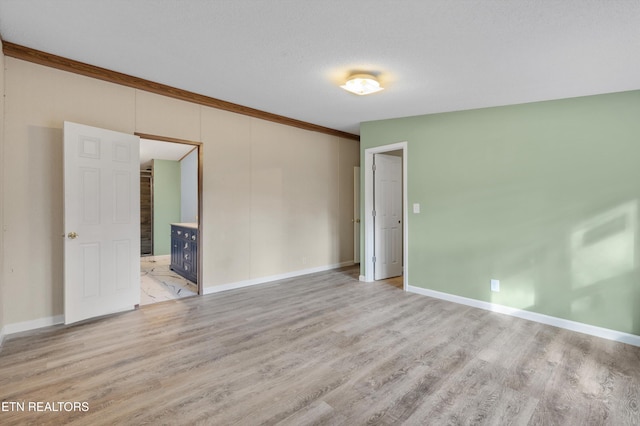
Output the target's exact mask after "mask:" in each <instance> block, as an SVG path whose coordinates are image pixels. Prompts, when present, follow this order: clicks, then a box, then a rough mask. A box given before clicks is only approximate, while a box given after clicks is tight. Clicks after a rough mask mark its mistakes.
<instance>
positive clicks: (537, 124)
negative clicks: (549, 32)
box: [361, 91, 640, 335]
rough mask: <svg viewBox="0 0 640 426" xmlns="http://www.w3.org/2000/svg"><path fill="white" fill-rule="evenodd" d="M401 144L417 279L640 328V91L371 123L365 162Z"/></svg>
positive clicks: (429, 285) (412, 278) (556, 313)
mask: <svg viewBox="0 0 640 426" xmlns="http://www.w3.org/2000/svg"><path fill="white" fill-rule="evenodd" d="M400 141H407V142H408V148H407V152H408V155H407V160H408V164H407V191H408V205H409V206H411V205H412V204H413V203H420V204H421V213H419V214H413V213H412V212H411V210H410V211H409V213H408V233H409V242H408V251H409V254H408V257H409V258H408V261H409V263H408V266H409V274H408V277H407V279H408V283H409V285H412V286H416V287H422V288H426V289H432V290H436V291H441V292H445V293H449V294H454V295H459V296H463V297H468V298H472V299H476V300H480V301H486V302H492V303H497V304H500V305H505V306H509V307H513V308H517V309H522V310H528V311H533V312H537V313H540V314H545V315H550V316H553V317H558V318H564V319H568V320H573V321H578V322H582V323H585V324H590V325H594V326H600V327H604V328H608V329H612V330H617V331H621V332H626V333H631V334H636V335H640V309H638V306H640V274H639V266H640V264H639V259H640V256H639V254H638V249H639V246H640V244H639V242H638V217H639V214H638V211H639V209H640V206H639V198H640V91H631V92H623V93H614V94H607V95H598V96H589V97H581V98H572V99H564V100H558V101H548V102H538V103H531V104H523V105H515V106H506V107H497V108H487V109H478V110H470V111H461V112H453V113H444V114H433V115H425V116H417V117H407V118H400V119H391V120H382V121H375V122H366V123H363V124H362V125H361V156H362V157H361V162H362V164H364V151H365V150H366V149H367V148H371V147H375V146H381V145H387V144H391V143H395V142H400ZM363 182H364V180H363ZM361 264H362V265H363V266H364V263H361ZM492 278H495V279H499V280H500V287H501V288H500V290H501V291H500V292H499V293H496V292H491V291H490V285H489V284H490V280H491V279H492Z"/></svg>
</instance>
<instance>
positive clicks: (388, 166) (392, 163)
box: [373, 154, 403, 280]
mask: <svg viewBox="0 0 640 426" xmlns="http://www.w3.org/2000/svg"><path fill="white" fill-rule="evenodd" d="M373 187H374V200H373V203H374V211H375V217H374V224H375V225H374V226H375V242H374V244H375V264H374V278H375V279H376V280H383V279H386V278H391V277H398V276H400V275H402V229H403V227H402V217H403V214H402V158H401V157H396V156H393V155H387V154H375V156H374V183H373Z"/></svg>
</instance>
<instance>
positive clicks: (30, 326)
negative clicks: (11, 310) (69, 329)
mask: <svg viewBox="0 0 640 426" xmlns="http://www.w3.org/2000/svg"><path fill="white" fill-rule="evenodd" d="M63 323H64V315H54V316H52V317H45V318H38V319H35V320H31V321H23V322H16V323H13V324H7V325H5V326H4V334H5V335H6V336H8V335H10V334H14V333H20V332H22V331H29V330H35V329H36V328H42V327H49V326H50V325H57V324H63Z"/></svg>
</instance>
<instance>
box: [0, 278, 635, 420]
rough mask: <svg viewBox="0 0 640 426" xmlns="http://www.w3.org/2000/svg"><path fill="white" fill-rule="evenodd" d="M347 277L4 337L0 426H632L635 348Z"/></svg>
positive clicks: (294, 281) (252, 290) (158, 307)
mask: <svg viewBox="0 0 640 426" xmlns="http://www.w3.org/2000/svg"><path fill="white" fill-rule="evenodd" d="M357 273H358V272H357V270H356V269H354V268H347V269H342V270H337V271H329V272H323V273H318V274H313V275H309V276H305V277H302V278H296V279H290V280H284V281H281V282H278V283H272V284H265V285H260V286H255V287H251V288H246V289H241V290H234V291H228V292H224V293H219V294H215V295H208V296H201V297H194V298H188V299H180V300H175V301H168V302H162V303H158V304H154V305H150V306H145V307H142V308H141V309H139V310H137V311H134V312H129V313H123V314H118V315H113V316H110V317H105V318H101V319H98V320H94V321H89V322H87V323H84V324H80V325H75V326H68V327H65V326H57V327H51V328H49V329H46V330H40V331H37V332H29V333H26V334H22V335H14V336H9V337H8V338H7V339H6V340H5V342H4V345H3V348H2V351H1V352H0V401H3V402H15V401H23V402H59V401H71V402H73V401H77V402H87V403H88V408H89V409H88V411H87V412H70V413H67V412H7V411H5V412H0V424H2V425H10V424H65V423H73V424H84V425H100V424H105V425H115V424H132V425H139V424H151V425H157V424H184V425H192V424H212V425H233V424H237V425H259V424H267V425H270V424H281V425H306V424H332V425H362V424H407V425H447V424H452V425H453V424H465V425H467V424H477V425H507V424H512V425H529V424H530V425H580V426H583V425H616V426H618V425H637V424H640V411H639V404H640V402H639V398H640V348H637V347H633V346H629V345H625V344H622V343H616V342H611V341H607V340H603V339H599V338H595V337H591V336H587V335H583V334H579V333H574V332H570V331H566V330H562V329H558V328H554V327H550V326H546V325H542V324H537V323H534V322H529V321H526V320H522V319H518V318H513V317H508V316H504V315H500V314H496V313H491V312H488V311H483V310H479V309H475V308H471V307H467V306H462V305H457V304H453V303H449V302H445V301H441V300H436V299H432V298H429V297H425V296H420V295H416V294H409V293H404V292H403V291H401V290H398V289H397V288H395V287H393V286H390V285H388V284H384V283H362V282H358V281H357V278H356V277H357Z"/></svg>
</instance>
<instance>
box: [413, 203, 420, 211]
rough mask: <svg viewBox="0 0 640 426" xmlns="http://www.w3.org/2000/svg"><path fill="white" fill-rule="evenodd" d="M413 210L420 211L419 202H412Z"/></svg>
mask: <svg viewBox="0 0 640 426" xmlns="http://www.w3.org/2000/svg"><path fill="white" fill-rule="evenodd" d="M413 212H414V213H420V203H413Z"/></svg>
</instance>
